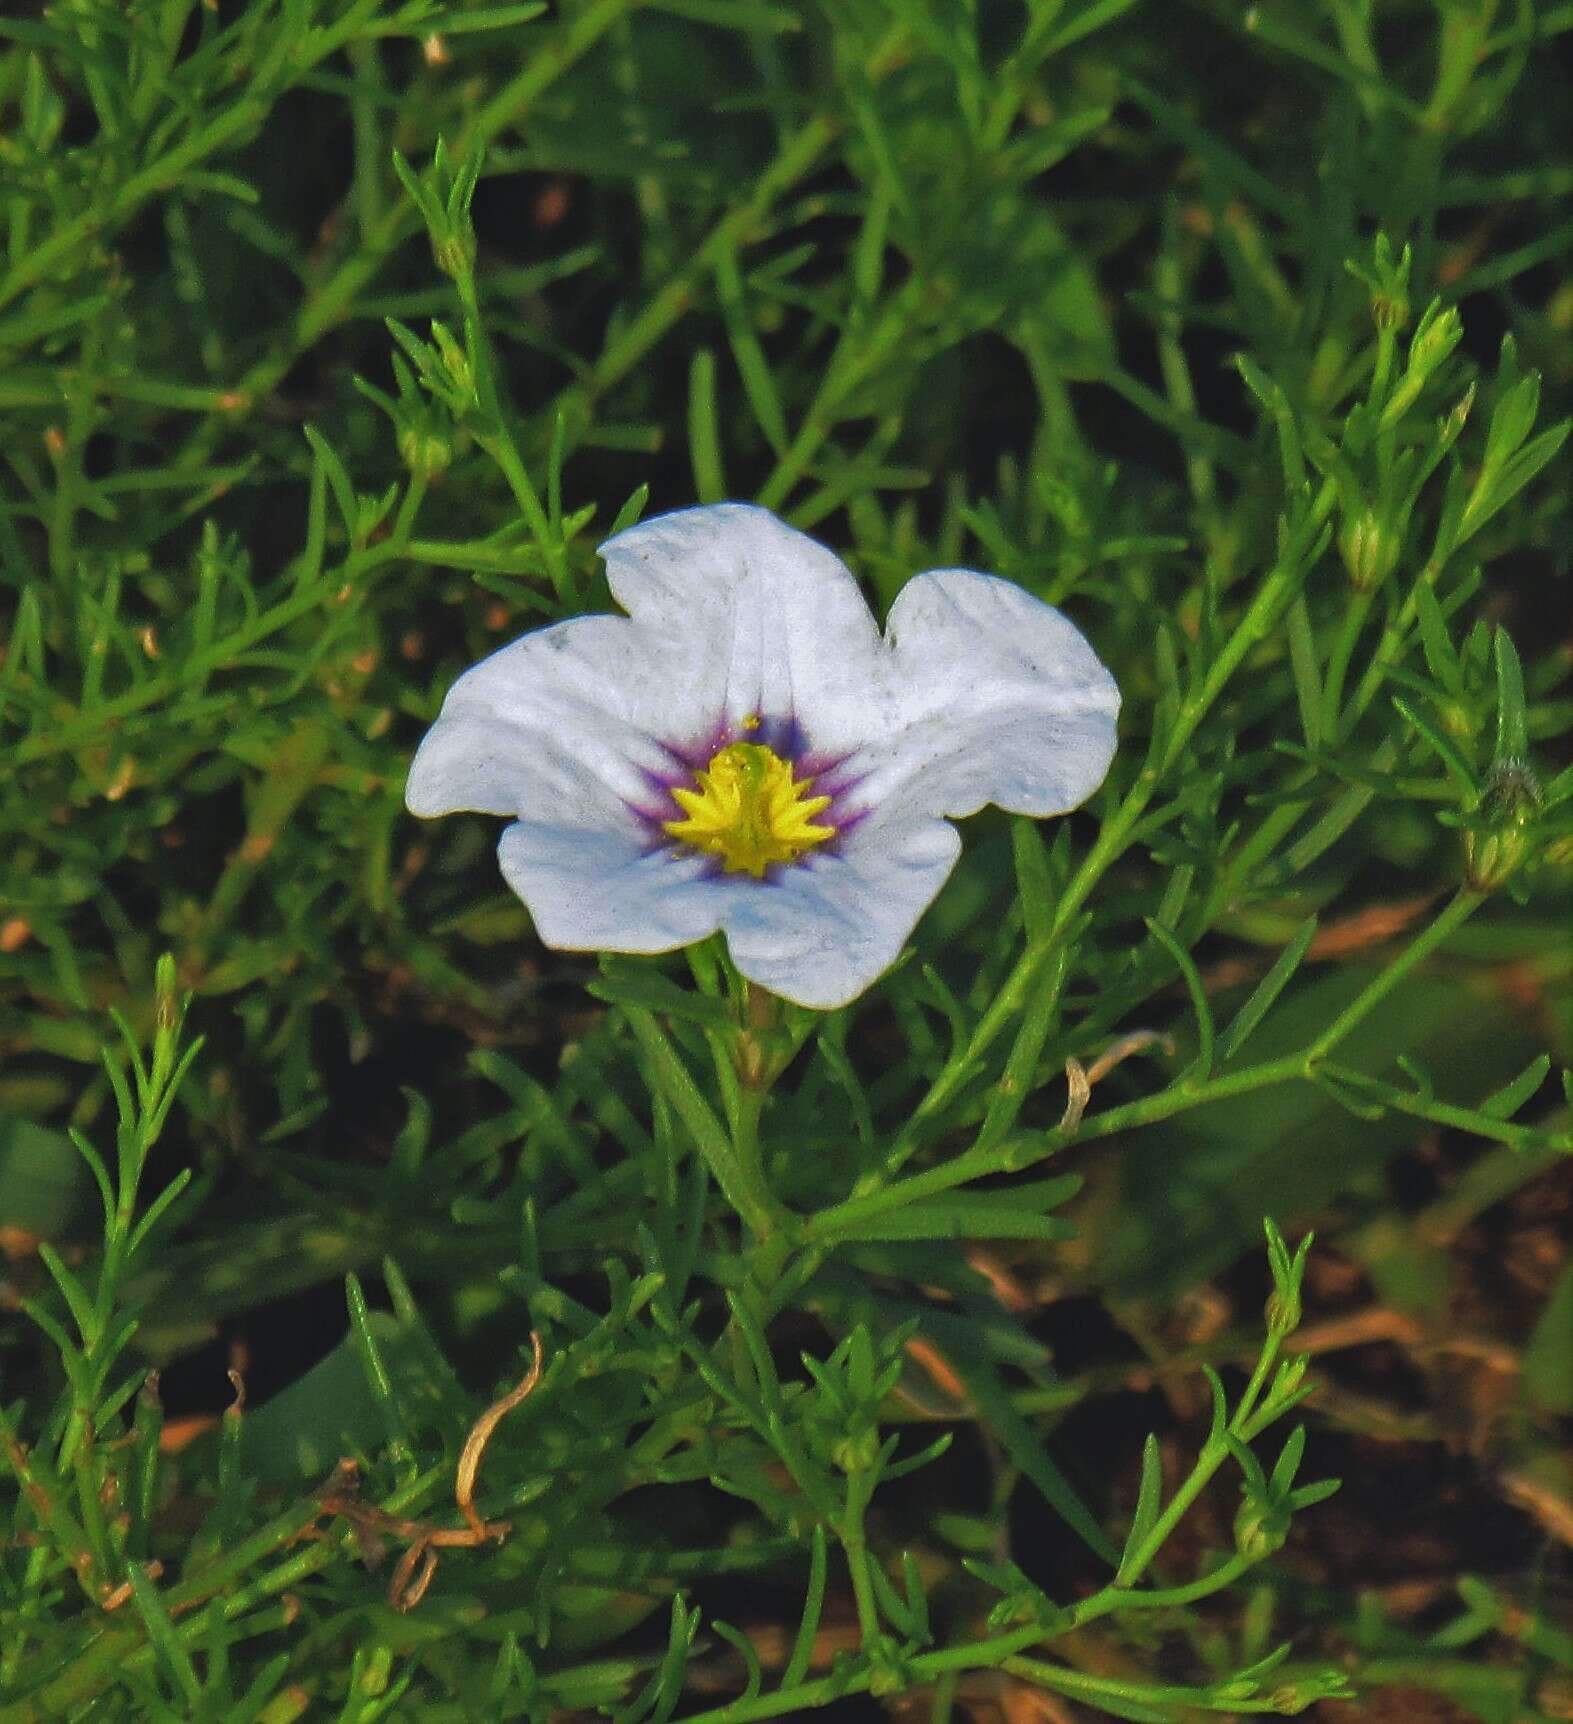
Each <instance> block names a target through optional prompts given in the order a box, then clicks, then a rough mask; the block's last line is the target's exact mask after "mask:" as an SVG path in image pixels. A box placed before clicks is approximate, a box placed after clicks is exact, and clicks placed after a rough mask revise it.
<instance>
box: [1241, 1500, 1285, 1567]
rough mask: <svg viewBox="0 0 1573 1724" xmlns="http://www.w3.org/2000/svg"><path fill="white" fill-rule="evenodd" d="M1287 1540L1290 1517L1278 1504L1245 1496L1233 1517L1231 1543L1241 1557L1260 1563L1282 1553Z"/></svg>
mask: <svg viewBox="0 0 1573 1724" xmlns="http://www.w3.org/2000/svg"><path fill="white" fill-rule="evenodd" d="M1288 1537H1289V1516H1288V1514H1287V1512H1286V1511H1285V1510H1284V1508H1283V1507H1282V1506H1281V1505H1280V1504H1278V1503H1272V1502H1268V1501H1266V1500H1265V1499H1264V1498H1261V1497H1247V1498H1246V1499H1245V1501H1244V1502H1242V1503H1241V1504H1240V1512H1239V1513H1238V1514H1237V1515H1236V1516H1235V1517H1234V1543H1235V1548H1236V1549H1237V1550H1238V1551H1239V1553H1240V1555H1241V1556H1245V1557H1249V1558H1250V1559H1251V1560H1252V1561H1253V1562H1259V1561H1261V1559H1262V1558H1263V1557H1268V1556H1271V1555H1272V1554H1273V1553H1274V1551H1278V1550H1282V1549H1283V1547H1284V1544H1285V1541H1286V1540H1287V1539H1288Z"/></svg>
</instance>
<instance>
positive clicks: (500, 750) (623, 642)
mask: <svg viewBox="0 0 1573 1724" xmlns="http://www.w3.org/2000/svg"><path fill="white" fill-rule="evenodd" d="M700 724H701V714H700V709H698V708H696V707H693V706H692V705H690V704H687V703H686V702H685V700H684V689H683V686H682V683H681V681H680V680H676V679H674V678H673V677H672V676H671V675H669V674H668V673H667V669H666V667H664V666H663V665H662V664H661V662H660V658H659V653H658V651H657V649H656V648H655V647H654V646H653V645H652V643H650V642H649V641H647V640H645V639H643V638H641V631H640V630H639V629H638V628H636V627H635V625H634V624H633V623H631V622H629V621H628V620H627V619H626V618H624V617H575V618H573V619H571V620H570V621H568V622H565V623H556V624H554V625H553V626H552V627H550V628H544V629H538V630H536V631H535V632H534V633H533V634H527V635H525V636H524V637H523V638H522V639H520V640H516V641H514V642H513V643H512V645H510V646H505V647H503V648H502V649H501V651H499V652H494V653H493V654H492V655H491V657H490V658H485V659H482V660H481V662H480V663H479V664H478V665H475V666H474V667H473V668H472V669H470V670H467V671H466V672H465V673H464V675H463V676H461V677H460V678H459V680H458V681H457V682H456V683H454V685H453V687H452V688H451V689H449V691H448V697H447V699H446V700H445V701H444V702H443V703H442V711H441V712H440V713H439V714H438V716H437V722H436V723H435V724H434V725H433V726H432V728H431V729H430V730H429V731H428V732H427V733H426V736H425V737H424V739H423V740H422V742H421V745H420V747H419V749H417V750H416V754H415V759H414V760H413V762H412V763H411V765H410V774H409V778H408V781H407V782H406V785H405V792H404V798H405V802H406V803H407V804H408V806H409V809H410V812H411V813H413V814H420V815H426V816H431V815H435V814H451V813H454V812H456V811H457V810H459V809H470V810H473V811H475V812H477V813H482V814H528V815H530V816H531V818H533V819H538V820H543V821H546V822H548V823H551V824H556V825H564V824H573V823H574V822H575V821H577V820H584V821H587V822H589V823H590V824H592V825H597V826H600V825H604V824H606V822H607V820H608V819H611V820H612V822H613V824H614V825H615V824H620V823H622V822H623V821H624V820H626V819H627V818H629V816H627V811H626V809H623V810H622V812H621V813H620V814H619V812H618V810H619V809H620V808H621V806H622V802H623V801H624V800H625V799H627V800H633V801H639V800H640V799H641V798H643V799H646V800H648V797H649V785H648V781H647V779H646V778H645V776H644V774H645V773H646V772H663V771H667V772H669V771H670V770H671V769H672V767H673V765H674V761H673V757H672V756H671V755H670V754H669V753H668V752H667V751H666V749H665V748H664V747H663V744H664V743H666V742H668V741H669V740H672V739H674V738H677V737H681V736H683V735H686V734H690V733H692V732H693V731H694V730H695V729H696V727H698V726H700Z"/></svg>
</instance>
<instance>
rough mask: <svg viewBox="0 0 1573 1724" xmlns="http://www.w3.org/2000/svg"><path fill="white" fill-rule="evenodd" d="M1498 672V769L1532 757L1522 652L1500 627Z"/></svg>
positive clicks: (1498, 633)
mask: <svg viewBox="0 0 1573 1724" xmlns="http://www.w3.org/2000/svg"><path fill="white" fill-rule="evenodd" d="M1494 644H1495V648H1496V672H1497V745H1496V753H1495V756H1494V759H1495V762H1496V764H1497V765H1498V766H1505V765H1506V764H1508V762H1510V761H1512V762H1516V763H1523V762H1524V761H1527V760H1528V758H1529V721H1528V719H1527V717H1526V716H1525V711H1524V671H1523V667H1522V666H1521V665H1520V664H1519V662H1518V650H1517V648H1515V647H1514V645H1513V637H1512V636H1511V635H1510V634H1509V633H1508V632H1507V630H1506V629H1505V628H1500V627H1499V628H1498V629H1497V632H1496V640H1495V643H1494Z"/></svg>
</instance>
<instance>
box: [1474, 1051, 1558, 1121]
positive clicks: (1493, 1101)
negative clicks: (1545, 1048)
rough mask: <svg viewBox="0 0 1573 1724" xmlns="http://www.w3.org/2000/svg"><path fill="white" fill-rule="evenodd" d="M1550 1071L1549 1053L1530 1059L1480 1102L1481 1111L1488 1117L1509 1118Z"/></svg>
mask: <svg viewBox="0 0 1573 1724" xmlns="http://www.w3.org/2000/svg"><path fill="white" fill-rule="evenodd" d="M1550 1071H1551V1055H1550V1054H1541V1055H1540V1057H1539V1058H1538V1059H1533V1060H1531V1061H1530V1062H1529V1064H1528V1065H1527V1066H1525V1067H1524V1069H1523V1071H1521V1072H1520V1073H1519V1074H1518V1076H1517V1077H1516V1078H1514V1079H1513V1081H1512V1082H1511V1083H1506V1084H1503V1086H1502V1087H1501V1089H1499V1090H1496V1091H1495V1092H1493V1093H1492V1094H1491V1095H1488V1096H1487V1097H1486V1099H1485V1100H1484V1101H1483V1102H1481V1104H1480V1111H1481V1113H1483V1114H1485V1115H1486V1116H1487V1117H1488V1118H1489V1119H1511V1118H1512V1117H1513V1115H1514V1114H1516V1113H1517V1112H1518V1110H1519V1109H1520V1108H1521V1107H1522V1106H1523V1105H1524V1103H1525V1102H1527V1101H1528V1100H1529V1098H1530V1097H1531V1096H1532V1095H1534V1093H1535V1092H1536V1090H1538V1089H1539V1088H1540V1086H1541V1085H1542V1084H1543V1083H1544V1082H1545V1081H1546V1077H1547V1075H1548V1074H1549V1073H1550Z"/></svg>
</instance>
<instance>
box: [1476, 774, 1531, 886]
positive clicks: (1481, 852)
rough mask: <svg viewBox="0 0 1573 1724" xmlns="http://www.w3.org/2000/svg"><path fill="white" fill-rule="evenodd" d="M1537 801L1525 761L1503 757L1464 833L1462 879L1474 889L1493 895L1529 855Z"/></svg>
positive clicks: (1487, 781) (1488, 779) (1490, 775)
mask: <svg viewBox="0 0 1573 1724" xmlns="http://www.w3.org/2000/svg"><path fill="white" fill-rule="evenodd" d="M1540 801H1541V793H1540V782H1539V780H1538V779H1537V778H1536V777H1535V775H1534V773H1533V772H1532V771H1531V770H1530V769H1529V766H1528V765H1527V764H1526V763H1525V762H1524V761H1522V760H1516V759H1507V760H1503V761H1501V762H1499V763H1498V764H1497V765H1495V766H1493V767H1492V768H1491V771H1490V774H1489V775H1488V777H1487V779H1486V788H1485V791H1484V793H1483V794H1482V796H1481V798H1480V806H1479V807H1478V808H1477V809H1476V811H1475V813H1474V814H1473V815H1472V816H1471V818H1470V821H1469V824H1468V825H1467V827H1466V828H1465V831H1464V879H1465V881H1466V883H1467V884H1468V885H1469V887H1470V889H1471V890H1472V891H1475V892H1494V891H1496V889H1497V888H1498V887H1499V886H1504V885H1506V884H1507V882H1508V881H1509V880H1510V879H1512V877H1513V876H1514V875H1515V874H1516V873H1517V872H1518V870H1519V869H1520V868H1521V867H1522V866H1523V864H1524V863H1525V862H1526V861H1527V860H1529V858H1530V857H1531V856H1532V855H1533V853H1534V851H1535V848H1536V846H1535V837H1534V831H1533V828H1534V824H1535V816H1536V815H1537V814H1538V813H1539V811H1540Z"/></svg>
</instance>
